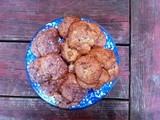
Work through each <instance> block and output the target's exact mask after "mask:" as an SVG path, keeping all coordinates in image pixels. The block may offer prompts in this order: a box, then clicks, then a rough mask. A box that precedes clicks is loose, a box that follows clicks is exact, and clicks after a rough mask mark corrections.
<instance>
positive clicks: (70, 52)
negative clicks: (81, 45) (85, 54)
mask: <svg viewBox="0 0 160 120" xmlns="http://www.w3.org/2000/svg"><path fill="white" fill-rule="evenodd" d="M61 55H62V57H63V58H64V59H65V60H67V61H68V62H73V61H75V60H76V58H77V56H78V55H79V53H78V51H77V50H75V49H72V48H70V47H68V43H67V41H65V42H64V43H62V44H61Z"/></svg>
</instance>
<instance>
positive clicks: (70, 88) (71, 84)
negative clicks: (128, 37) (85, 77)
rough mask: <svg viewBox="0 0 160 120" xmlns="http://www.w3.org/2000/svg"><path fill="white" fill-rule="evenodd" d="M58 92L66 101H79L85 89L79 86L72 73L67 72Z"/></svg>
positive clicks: (85, 91)
mask: <svg viewBox="0 0 160 120" xmlns="http://www.w3.org/2000/svg"><path fill="white" fill-rule="evenodd" d="M60 92H61V94H62V96H63V97H64V98H65V99H67V100H68V101H70V102H74V103H75V102H78V103H79V102H80V101H81V100H82V99H83V98H84V96H85V94H86V93H87V90H85V89H83V88H81V87H80V86H79V84H78V83H77V81H76V77H75V75H74V74H73V73H68V75H67V79H66V80H65V81H64V82H63V84H62V86H61V87H60Z"/></svg>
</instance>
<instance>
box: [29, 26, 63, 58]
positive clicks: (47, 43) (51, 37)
mask: <svg viewBox="0 0 160 120" xmlns="http://www.w3.org/2000/svg"><path fill="white" fill-rule="evenodd" d="M31 50H32V52H33V54H34V55H35V56H36V57H41V56H45V55H47V54H50V53H59V52H60V45H59V43H58V32H57V30H56V29H55V28H49V29H47V30H44V31H41V32H39V33H38V34H37V36H36V37H35V40H33V42H32V48H31Z"/></svg>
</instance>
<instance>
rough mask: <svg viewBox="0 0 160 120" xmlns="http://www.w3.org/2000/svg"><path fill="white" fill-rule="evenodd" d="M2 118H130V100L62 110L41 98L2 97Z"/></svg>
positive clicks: (82, 119)
mask: <svg viewBox="0 0 160 120" xmlns="http://www.w3.org/2000/svg"><path fill="white" fill-rule="evenodd" d="M0 106H1V107H0V119H2V120H128V102H123V101H104V100H103V101H101V102H99V103H97V104H96V105H94V106H91V107H89V108H86V109H81V110H76V111H73V110H62V109H58V108H55V107H53V106H50V105H48V104H46V103H44V101H42V100H41V99H24V98H0Z"/></svg>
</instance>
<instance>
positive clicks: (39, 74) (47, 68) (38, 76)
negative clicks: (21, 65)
mask: <svg viewBox="0 0 160 120" xmlns="http://www.w3.org/2000/svg"><path fill="white" fill-rule="evenodd" d="M28 70H29V74H30V76H31V79H32V80H33V81H35V82H39V83H42V82H45V81H48V80H53V79H54V80H57V79H59V78H61V77H63V76H64V75H65V74H66V73H67V71H68V67H67V65H66V63H65V62H64V61H63V60H62V58H61V57H60V56H59V55H58V54H56V53H53V54H48V55H46V56H43V57H41V58H38V59H36V60H35V61H33V62H31V63H30V65H29V68H28Z"/></svg>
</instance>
